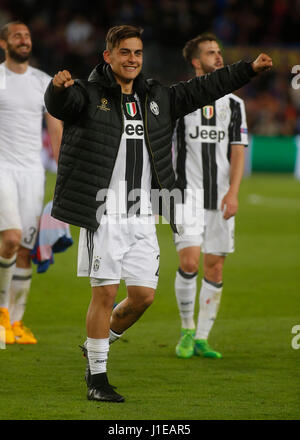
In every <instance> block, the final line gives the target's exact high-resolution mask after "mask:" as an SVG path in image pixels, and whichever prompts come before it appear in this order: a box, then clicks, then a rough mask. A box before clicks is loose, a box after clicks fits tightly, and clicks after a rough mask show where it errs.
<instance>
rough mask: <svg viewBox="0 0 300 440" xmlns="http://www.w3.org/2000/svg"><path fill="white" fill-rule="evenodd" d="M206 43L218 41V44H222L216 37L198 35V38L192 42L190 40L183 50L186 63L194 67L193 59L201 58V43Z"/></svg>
mask: <svg viewBox="0 0 300 440" xmlns="http://www.w3.org/2000/svg"><path fill="white" fill-rule="evenodd" d="M204 41H216V42H217V43H218V44H220V42H219V40H218V39H217V37H216V35H214V34H212V33H210V32H205V33H204V34H201V35H198V36H197V37H195V38H193V39H192V40H189V41H188V42H187V43H186V44H185V46H184V48H183V51H182V53H183V56H184V58H185V59H186V61H187V62H188V63H189V64H190V65H191V66H193V65H192V59H193V58H196V57H197V56H199V52H200V49H199V43H204Z"/></svg>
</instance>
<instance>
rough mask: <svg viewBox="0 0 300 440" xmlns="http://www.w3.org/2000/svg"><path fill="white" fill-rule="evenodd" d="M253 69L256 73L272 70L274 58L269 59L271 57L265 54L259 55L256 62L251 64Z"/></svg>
mask: <svg viewBox="0 0 300 440" xmlns="http://www.w3.org/2000/svg"><path fill="white" fill-rule="evenodd" d="M251 65H252V69H253V70H254V72H256V73H261V72H266V71H268V70H270V69H271V67H272V66H273V61H272V58H271V57H269V55H266V54H265V53H261V54H260V55H258V57H257V58H256V60H254V61H253V63H251Z"/></svg>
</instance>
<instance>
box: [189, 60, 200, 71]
mask: <svg viewBox="0 0 300 440" xmlns="http://www.w3.org/2000/svg"><path fill="white" fill-rule="evenodd" d="M191 63H192V65H193V67H194V69H200V68H201V62H200V60H199V58H193V59H192V61H191Z"/></svg>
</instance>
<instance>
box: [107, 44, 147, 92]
mask: <svg viewBox="0 0 300 440" xmlns="http://www.w3.org/2000/svg"><path fill="white" fill-rule="evenodd" d="M103 58H104V61H106V63H108V64H109V65H110V67H111V69H112V71H113V73H114V76H115V78H116V81H117V82H118V83H119V84H120V85H121V87H122V90H123V92H125V93H126V92H127V93H130V88H132V84H133V81H134V79H135V78H136V77H137V76H138V74H139V73H140V71H141V70H142V65H143V43H142V40H141V39H140V38H136V37H133V38H126V39H123V40H121V41H120V43H119V45H118V46H115V47H114V48H113V49H112V50H108V49H106V50H105V51H104V52H103ZM125 89H126V91H125ZM128 90H129V92H128Z"/></svg>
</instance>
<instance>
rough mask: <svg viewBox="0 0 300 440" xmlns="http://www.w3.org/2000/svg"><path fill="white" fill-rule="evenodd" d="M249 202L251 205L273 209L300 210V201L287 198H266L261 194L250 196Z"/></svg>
mask: <svg viewBox="0 0 300 440" xmlns="http://www.w3.org/2000/svg"><path fill="white" fill-rule="evenodd" d="M246 200H247V202H248V203H250V205H264V206H267V207H271V208H278V207H281V208H290V209H300V199H295V198H285V197H265V196H260V195H259V194H249V196H248V197H247V199H246Z"/></svg>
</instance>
